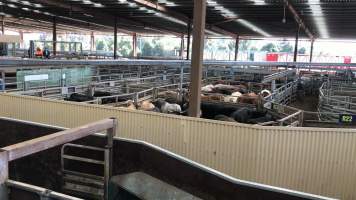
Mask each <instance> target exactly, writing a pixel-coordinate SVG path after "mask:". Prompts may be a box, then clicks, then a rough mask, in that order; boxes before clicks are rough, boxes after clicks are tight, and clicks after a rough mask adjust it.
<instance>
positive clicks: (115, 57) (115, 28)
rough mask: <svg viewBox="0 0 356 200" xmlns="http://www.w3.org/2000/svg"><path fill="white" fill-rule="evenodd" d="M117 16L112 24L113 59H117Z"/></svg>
mask: <svg viewBox="0 0 356 200" xmlns="http://www.w3.org/2000/svg"><path fill="white" fill-rule="evenodd" d="M116 51H117V17H115V24H114V59H117V52H116Z"/></svg>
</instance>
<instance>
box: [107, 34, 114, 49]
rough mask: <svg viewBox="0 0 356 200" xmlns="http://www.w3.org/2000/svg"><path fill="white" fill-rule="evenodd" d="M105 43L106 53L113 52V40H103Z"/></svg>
mask: <svg viewBox="0 0 356 200" xmlns="http://www.w3.org/2000/svg"><path fill="white" fill-rule="evenodd" d="M105 42H106V50H107V51H114V38H111V37H110V38H105Z"/></svg>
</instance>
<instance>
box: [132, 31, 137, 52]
mask: <svg viewBox="0 0 356 200" xmlns="http://www.w3.org/2000/svg"><path fill="white" fill-rule="evenodd" d="M132 57H134V58H137V34H136V33H134V34H133V35H132Z"/></svg>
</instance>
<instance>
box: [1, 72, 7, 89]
mask: <svg viewBox="0 0 356 200" xmlns="http://www.w3.org/2000/svg"><path fill="white" fill-rule="evenodd" d="M5 76H6V75H5V71H1V84H2V86H1V91H5V90H6V81H5V78H6V77H5Z"/></svg>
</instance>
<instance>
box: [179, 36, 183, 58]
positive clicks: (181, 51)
mask: <svg viewBox="0 0 356 200" xmlns="http://www.w3.org/2000/svg"><path fill="white" fill-rule="evenodd" d="M179 57H180V58H181V59H182V60H183V59H184V34H183V35H182V37H181V38H180V51H179Z"/></svg>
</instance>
